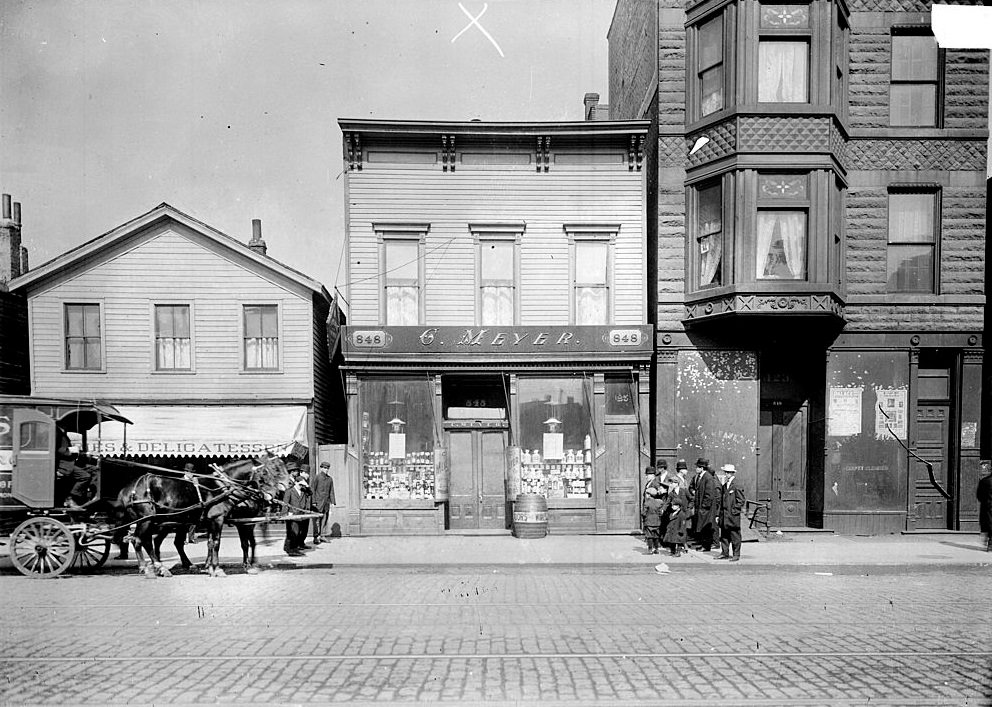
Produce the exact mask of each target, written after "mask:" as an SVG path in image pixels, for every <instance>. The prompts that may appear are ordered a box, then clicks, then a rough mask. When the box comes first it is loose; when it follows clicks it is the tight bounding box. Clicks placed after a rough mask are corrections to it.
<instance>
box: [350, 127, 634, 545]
mask: <svg viewBox="0 0 992 707" xmlns="http://www.w3.org/2000/svg"><path fill="white" fill-rule="evenodd" d="M339 125H340V127H341V130H342V132H343V138H344V143H343V146H344V161H345V203H346V205H347V206H346V229H347V281H348V282H347V300H348V305H349V325H348V326H347V327H346V328H345V331H344V334H343V347H344V370H345V374H346V387H347V398H348V413H349V425H350V430H349V436H348V437H349V447H348V462H349V464H350V468H351V470H352V473H351V474H350V480H351V481H350V483H349V488H347V489H345V490H344V491H343V492H344V493H345V494H346V496H347V498H348V499H349V501H348V503H349V505H350V508H351V511H350V515H349V517H350V521H349V531H350V532H351V533H355V534H358V533H361V534H374V533H441V532H444V531H446V530H450V531H472V532H478V531H487V530H488V531H492V532H497V533H499V532H509V528H510V525H511V512H512V502H513V500H514V498H515V497H516V495H517V494H518V493H521V492H537V493H542V494H544V495H545V496H546V497H547V499H548V501H547V502H548V506H549V524H550V527H551V529H552V531H553V532H585V533H593V532H607V531H630V530H633V529H635V528H637V527H638V526H639V515H638V514H639V505H638V503H639V499H638V488H639V472H640V469H641V467H643V466H645V465H646V464H648V463H650V462H649V458H650V438H649V430H648V419H649V418H648V411H649V396H648V366H649V363H650V358H651V351H652V339H651V330H650V328H649V327H648V326H647V322H648V318H647V317H648V312H647V309H646V307H645V298H644V292H645V287H646V274H647V266H646V263H645V260H644V257H643V254H644V247H645V244H646V233H645V228H644V226H645V224H644V218H645V211H644V203H645V202H644V176H645V174H644V171H643V169H642V159H643V155H642V146H643V141H644V138H645V136H646V133H647V124H646V123H645V122H643V121H641V122H639V121H629V122H609V121H606V122H586V123H485V122H460V123H454V122H451V123H449V122H404V121H379V120H345V119H343V120H340V121H339ZM341 493H342V491H341V490H339V494H338V495H339V499H338V500H339V503H340V502H341V498H340V496H341Z"/></svg>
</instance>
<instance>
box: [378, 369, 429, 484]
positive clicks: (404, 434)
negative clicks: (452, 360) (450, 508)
mask: <svg viewBox="0 0 992 707" xmlns="http://www.w3.org/2000/svg"><path fill="white" fill-rule="evenodd" d="M359 395H360V399H361V409H362V418H361V435H362V494H363V497H364V498H366V499H396V500H410V499H432V498H434V492H435V478H436V473H435V463H434V440H435V439H436V436H437V435H436V432H435V429H436V425H435V420H434V402H433V400H434V393H433V386H432V385H431V383H430V381H428V380H426V379H423V380H419V379H412V378H410V379H402V378H396V379H369V380H364V381H362V382H361V383H360V388H359Z"/></svg>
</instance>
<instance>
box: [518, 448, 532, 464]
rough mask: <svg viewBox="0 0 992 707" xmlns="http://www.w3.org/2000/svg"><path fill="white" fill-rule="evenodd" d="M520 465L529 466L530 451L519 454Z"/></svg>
mask: <svg viewBox="0 0 992 707" xmlns="http://www.w3.org/2000/svg"><path fill="white" fill-rule="evenodd" d="M520 463H521V464H530V450H527V449H525V450H524V451H522V452H521V453H520Z"/></svg>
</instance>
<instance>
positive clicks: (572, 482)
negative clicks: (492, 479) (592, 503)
mask: <svg viewBox="0 0 992 707" xmlns="http://www.w3.org/2000/svg"><path fill="white" fill-rule="evenodd" d="M517 397H518V399H519V402H520V431H519V438H520V447H521V452H520V454H521V459H520V462H521V464H520V491H521V492H522V493H538V494H541V495H543V496H546V497H547V498H549V499H551V498H573V499H582V498H592V489H593V485H592V437H591V433H592V405H591V403H592V380H591V379H588V378H583V377H578V376H576V377H569V378H524V377H521V378H520V379H519V380H518V382H517Z"/></svg>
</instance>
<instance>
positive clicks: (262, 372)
mask: <svg viewBox="0 0 992 707" xmlns="http://www.w3.org/2000/svg"><path fill="white" fill-rule="evenodd" d="M282 373H283V370H282V369H281V368H264V369H259V370H257V371H255V370H252V371H245V370H241V371H238V375H239V376H280V375H282Z"/></svg>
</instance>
